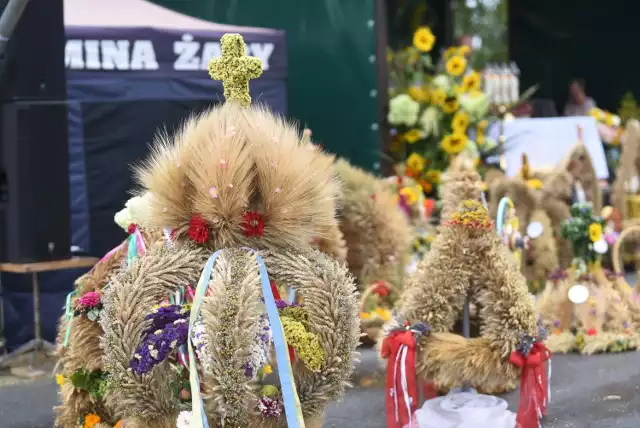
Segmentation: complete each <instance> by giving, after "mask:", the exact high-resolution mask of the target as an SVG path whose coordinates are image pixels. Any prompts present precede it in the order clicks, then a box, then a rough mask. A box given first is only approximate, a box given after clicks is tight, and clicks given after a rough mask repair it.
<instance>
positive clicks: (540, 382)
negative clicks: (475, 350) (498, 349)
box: [509, 342, 551, 428]
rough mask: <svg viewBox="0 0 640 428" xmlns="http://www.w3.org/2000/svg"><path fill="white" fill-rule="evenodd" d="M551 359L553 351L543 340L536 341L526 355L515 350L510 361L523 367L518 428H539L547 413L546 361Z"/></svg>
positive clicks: (517, 419)
mask: <svg viewBox="0 0 640 428" xmlns="http://www.w3.org/2000/svg"><path fill="white" fill-rule="evenodd" d="M549 359H551V351H549V350H548V349H547V347H546V346H544V344H543V343H542V342H535V343H534V344H533V347H532V348H531V351H530V352H529V354H528V355H527V356H526V357H525V356H523V355H522V354H520V352H517V351H514V352H512V353H511V356H510V357H509V362H510V363H511V364H513V365H514V366H516V367H520V368H521V369H522V374H521V376H520V406H519V407H518V416H517V418H516V421H517V423H518V428H538V427H539V426H540V418H542V417H543V416H545V415H546V413H547V404H548V401H549V395H548V389H547V382H548V381H549V380H548V379H547V372H546V370H545V364H544V363H545V362H546V361H548V360H549Z"/></svg>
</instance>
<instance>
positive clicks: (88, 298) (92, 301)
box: [76, 291, 100, 309]
mask: <svg viewBox="0 0 640 428" xmlns="http://www.w3.org/2000/svg"><path fill="white" fill-rule="evenodd" d="M99 304H100V293H98V292H96V291H89V292H88V293H85V294H84V295H83V296H82V297H80V298H79V299H78V300H77V301H76V306H77V307H78V308H79V309H93V308H95V307H96V306H98V305H99Z"/></svg>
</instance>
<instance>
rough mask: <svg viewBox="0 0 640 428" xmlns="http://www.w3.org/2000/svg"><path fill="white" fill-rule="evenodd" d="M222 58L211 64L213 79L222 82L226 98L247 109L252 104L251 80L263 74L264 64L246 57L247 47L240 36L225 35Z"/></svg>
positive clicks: (222, 42)
mask: <svg viewBox="0 0 640 428" xmlns="http://www.w3.org/2000/svg"><path fill="white" fill-rule="evenodd" d="M220 44H221V46H222V56H221V57H220V58H216V59H212V60H211V61H210V62H209V74H210V75H211V78H212V79H215V80H222V85H223V87H224V97H225V98H226V99H227V101H231V100H233V101H237V102H238V103H240V105H242V106H244V107H247V106H249V105H250V104H251V96H250V95H249V80H251V79H257V78H258V77H260V75H261V74H262V62H261V61H260V59H258V58H254V57H248V56H245V53H246V46H245V44H244V40H243V39H242V36H241V35H240V34H225V35H224V36H222V38H221V39H220Z"/></svg>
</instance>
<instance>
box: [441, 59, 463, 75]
mask: <svg viewBox="0 0 640 428" xmlns="http://www.w3.org/2000/svg"><path fill="white" fill-rule="evenodd" d="M446 67H447V73H449V74H450V75H452V76H460V75H461V74H462V73H464V70H465V69H466V68H467V60H466V59H464V58H463V57H461V56H454V57H453V58H451V59H449V60H448V61H447V64H446Z"/></svg>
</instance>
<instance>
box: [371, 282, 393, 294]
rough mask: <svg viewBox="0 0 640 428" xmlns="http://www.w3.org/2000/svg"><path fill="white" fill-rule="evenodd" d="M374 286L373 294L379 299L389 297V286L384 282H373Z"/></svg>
mask: <svg viewBox="0 0 640 428" xmlns="http://www.w3.org/2000/svg"><path fill="white" fill-rule="evenodd" d="M374 284H376V288H374V289H373V291H372V293H373V294H377V295H378V296H380V297H387V296H388V295H389V286H388V285H387V284H386V283H385V282H384V281H378V282H377V283H376V282H374Z"/></svg>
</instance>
